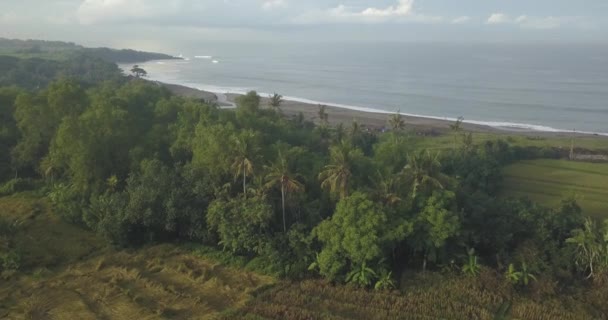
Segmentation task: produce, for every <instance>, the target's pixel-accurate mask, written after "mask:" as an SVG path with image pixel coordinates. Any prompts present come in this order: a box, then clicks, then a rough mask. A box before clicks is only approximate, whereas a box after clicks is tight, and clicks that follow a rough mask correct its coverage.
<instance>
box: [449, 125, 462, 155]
mask: <svg viewBox="0 0 608 320" xmlns="http://www.w3.org/2000/svg"><path fill="white" fill-rule="evenodd" d="M463 121H464V117H458V119H456V122H454V123H453V124H451V125H450V130H452V134H453V135H454V149H456V144H457V143H458V134H459V133H460V132H461V131H462V122H463Z"/></svg>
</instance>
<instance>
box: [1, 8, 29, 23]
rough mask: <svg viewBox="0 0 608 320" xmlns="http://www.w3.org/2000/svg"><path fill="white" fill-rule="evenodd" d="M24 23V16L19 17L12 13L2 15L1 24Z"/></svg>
mask: <svg viewBox="0 0 608 320" xmlns="http://www.w3.org/2000/svg"><path fill="white" fill-rule="evenodd" d="M24 21H25V19H24V18H23V17H22V16H19V15H17V14H16V13H14V12H12V11H10V12H5V13H0V24H9V25H10V24H19V23H21V22H24Z"/></svg>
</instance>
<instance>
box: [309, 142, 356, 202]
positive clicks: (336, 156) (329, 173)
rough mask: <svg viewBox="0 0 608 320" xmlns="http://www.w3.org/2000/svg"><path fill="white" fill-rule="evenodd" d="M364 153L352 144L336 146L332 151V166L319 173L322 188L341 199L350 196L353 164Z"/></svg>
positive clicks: (344, 143) (329, 165)
mask: <svg viewBox="0 0 608 320" xmlns="http://www.w3.org/2000/svg"><path fill="white" fill-rule="evenodd" d="M362 156H363V153H362V152H361V150H359V149H357V148H353V147H352V146H351V145H350V144H348V143H346V142H342V144H340V145H337V146H334V147H332V148H331V149H330V164H328V165H326V166H325V167H324V168H323V171H321V173H319V180H321V187H322V188H325V189H329V191H330V193H332V194H334V195H335V194H338V195H339V197H340V199H342V198H344V197H346V196H348V189H349V184H350V180H351V176H352V172H351V167H352V165H353V162H354V161H355V160H356V159H357V158H359V157H362Z"/></svg>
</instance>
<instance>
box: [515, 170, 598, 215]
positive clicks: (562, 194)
mask: <svg viewBox="0 0 608 320" xmlns="http://www.w3.org/2000/svg"><path fill="white" fill-rule="evenodd" d="M504 174H505V190H504V195H505V196H515V197H529V198H530V199H532V200H536V201H539V202H541V203H544V204H546V205H549V206H556V205H558V204H559V203H560V201H561V200H562V199H564V198H566V197H568V196H572V195H573V196H574V197H575V198H576V199H577V201H578V202H579V205H580V206H581V207H582V208H583V211H584V213H585V214H588V215H591V216H596V217H605V218H606V217H608V164H605V163H585V162H572V161H567V160H544V159H543V160H532V161H521V162H518V163H516V164H514V165H511V166H508V167H506V168H505V170H504Z"/></svg>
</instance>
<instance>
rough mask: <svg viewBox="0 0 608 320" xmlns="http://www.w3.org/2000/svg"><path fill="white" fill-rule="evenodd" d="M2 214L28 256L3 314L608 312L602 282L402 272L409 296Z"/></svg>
mask: <svg viewBox="0 0 608 320" xmlns="http://www.w3.org/2000/svg"><path fill="white" fill-rule="evenodd" d="M0 218H2V219H3V220H5V221H10V222H11V223H14V222H16V223H15V224H16V225H17V230H16V232H15V233H14V235H11V242H12V243H14V245H15V246H16V247H17V248H19V251H20V252H21V255H22V260H21V268H20V270H19V271H18V272H17V273H14V274H2V277H0V319H70V320H71V319H104V320H105V319H125V320H126V319H129V320H131V319H138V320H139V319H256V320H261V319H281V320H282V319H294V320H298V319H302V320H304V319H372V320H373V319H488V320H491V319H503V316H505V317H504V319H507V318H512V319H547V320H549V319H551V320H553V319H590V318H597V317H598V313H597V312H603V313H601V314H604V315H605V314H608V310H605V309H606V307H605V301H606V299H607V298H606V297H608V292H607V290H605V289H604V288H603V287H598V288H591V289H588V290H585V291H584V292H582V293H581V294H580V295H579V294H576V295H573V296H568V297H566V298H564V299H566V300H567V301H568V303H563V302H564V301H566V300H563V299H562V297H561V296H559V295H556V292H555V291H552V290H554V289H552V288H554V287H553V285H552V284H550V283H547V282H542V281H539V282H538V285H537V283H536V282H535V283H534V284H532V286H531V287H530V289H529V290H527V292H528V293H526V294H525V295H521V294H520V293H518V292H517V291H515V290H514V288H513V286H511V285H510V284H508V283H507V282H505V281H504V278H503V275H502V274H499V273H496V272H493V271H491V270H488V269H486V270H485V271H484V272H482V274H481V275H480V276H479V277H476V278H470V277H465V276H462V275H458V273H455V274H450V275H443V274H440V273H432V272H429V273H427V274H426V275H421V274H418V275H414V274H404V275H403V276H402V280H401V287H402V290H403V292H402V293H399V292H378V291H373V290H371V291H368V290H362V289H356V288H354V287H351V286H339V285H338V286H337V285H333V284H329V283H327V282H323V281H318V280H305V281H296V282H290V281H282V280H277V279H274V278H271V277H267V276H263V275H259V274H256V273H252V272H248V271H246V270H243V269H237V268H232V267H228V266H226V265H222V264H220V263H217V262H215V261H214V260H212V259H209V258H205V257H201V256H200V254H199V253H201V251H198V252H199V253H194V252H197V251H196V250H192V248H188V246H178V245H173V244H165V245H158V246H151V247H145V248H138V249H136V250H135V249H133V250H115V249H112V248H109V247H107V246H105V245H104V242H103V240H102V239H99V238H97V237H96V236H94V235H93V234H91V233H90V232H88V231H86V230H82V229H80V228H78V227H75V226H72V225H69V224H66V223H64V222H62V221H61V220H59V219H57V218H56V217H55V216H54V215H53V214H52V213H50V212H49V211H48V206H47V204H46V203H45V201H44V200H37V199H36V198H27V197H22V196H17V197H6V198H0ZM2 240H3V239H1V237H0V244H2ZM0 249H2V248H0ZM581 301H582V302H581ZM591 306H593V308H591ZM590 312H591V313H590Z"/></svg>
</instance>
